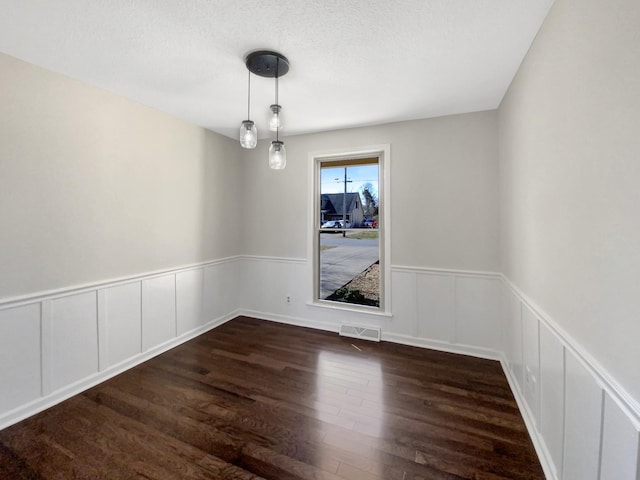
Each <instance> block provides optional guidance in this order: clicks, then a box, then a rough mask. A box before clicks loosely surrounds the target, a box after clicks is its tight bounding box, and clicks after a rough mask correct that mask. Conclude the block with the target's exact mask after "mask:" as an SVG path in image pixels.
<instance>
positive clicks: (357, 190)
mask: <svg viewBox="0 0 640 480" xmlns="http://www.w3.org/2000/svg"><path fill="white" fill-rule="evenodd" d="M385 153H387V155H386V156H385ZM312 158H313V161H314V167H315V169H314V171H315V175H314V184H315V188H314V189H313V195H314V198H313V205H314V211H313V222H314V225H313V233H312V235H313V260H314V269H313V272H314V273H313V274H314V282H313V285H314V296H313V299H314V302H316V303H320V304H324V305H331V306H337V307H340V306H341V307H349V308H357V309H365V310H369V311H386V310H387V309H388V303H389V301H388V300H389V295H388V290H389V289H388V285H386V284H385V280H386V279H387V278H388V275H387V264H386V261H385V260H387V259H388V254H386V255H385V251H387V250H388V242H387V241H385V238H384V235H385V231H386V230H385V229H384V225H385V221H386V212H387V211H388V208H387V207H388V206H387V205H386V198H387V197H386V192H385V190H386V188H385V185H386V183H385V181H384V179H385V176H384V166H385V160H387V161H388V147H386V148H383V149H382V150H374V151H366V150H364V151H361V152H357V153H352V154H346V153H345V154H339V155H312Z"/></svg>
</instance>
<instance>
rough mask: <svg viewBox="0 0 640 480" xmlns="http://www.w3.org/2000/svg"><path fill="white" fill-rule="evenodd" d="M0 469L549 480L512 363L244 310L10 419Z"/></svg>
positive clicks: (8, 475)
mask: <svg viewBox="0 0 640 480" xmlns="http://www.w3.org/2000/svg"><path fill="white" fill-rule="evenodd" d="M0 478H1V479H12V480H17V479H65V480H67V479H76V478H77V479H157V480H164V479H224V480H232V479H237V480H249V479H255V480H257V479H274V480H276V479H277V480H303V479H304V480H307V479H317V480H356V479H357V480H380V479H384V480H409V479H438V480H440V479H442V480H445V479H446V480H453V479H476V480H479V479H483V480H507V479H508V480H520V479H527V480H533V479H544V475H543V473H542V470H541V468H540V464H539V462H538V460H537V457H536V454H535V451H534V449H533V446H532V444H531V441H530V439H529V436H528V434H527V431H526V429H525V426H524V423H523V421H522V418H521V416H520V413H519V411H518V409H517V407H516V403H515V401H514V399H513V396H512V394H511V392H510V390H509V387H508V385H507V381H506V379H505V377H504V374H503V372H502V369H501V367H500V364H499V363H498V362H494V361H488V360H480V359H476V358H471V357H466V356H462V355H453V354H447V353H442V352H436V351H432V350H424V349H418V348H412V347H405V346H400V345H394V344H390V343H384V342H383V343H380V344H377V343H370V342H364V341H355V340H353V339H347V338H342V337H339V336H338V335H336V334H332V333H327V332H321V331H315V330H310V329H304V328H298V327H292V326H286V325H281V324H277V323H271V322H266V321H261V320H257V319H253V318H247V317H238V318H236V319H234V320H232V321H231V322H228V323H226V324H225V325H223V326H221V327H219V328H217V329H215V330H213V331H211V332H209V333H206V334H204V335H202V336H200V337H198V338H196V339H194V340H191V341H190V342H188V343H186V344H183V345H181V346H179V347H177V348H174V349H173V350H171V351H169V352H167V353H165V354H163V355H161V356H159V357H156V358H154V359H153V360H150V361H148V362H146V363H144V364H142V365H140V366H138V367H136V368H134V369H132V370H129V371H127V372H125V373H123V374H122V375H119V376H117V377H115V378H113V379H111V380H109V381H107V382H105V383H102V384H100V385H98V386H97V387H94V388H92V389H90V390H88V391H86V392H84V393H83V394H80V395H77V396H75V397H73V398H71V399H69V400H67V401H65V402H63V403H61V404H59V405H56V406H55V407H53V408H50V409H49V410H46V411H45V412H42V413H41V414H38V415H36V416H34V417H31V418H29V419H27V420H25V421H23V422H21V423H18V424H16V425H13V426H11V427H9V428H6V429H4V430H2V431H0Z"/></svg>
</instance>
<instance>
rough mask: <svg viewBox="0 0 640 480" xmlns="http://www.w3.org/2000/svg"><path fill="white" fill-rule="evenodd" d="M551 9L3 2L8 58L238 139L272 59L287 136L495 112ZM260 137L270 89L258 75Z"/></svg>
mask: <svg viewBox="0 0 640 480" xmlns="http://www.w3.org/2000/svg"><path fill="white" fill-rule="evenodd" d="M552 3H553V0H475V1H472V0H340V1H339V0H291V1H283V0H279V1H275V0H269V1H258V0H233V1H230V0H56V1H52V0H21V1H14V0H0V9H1V11H2V15H0V51H1V52H4V53H6V54H9V55H11V56H14V57H17V58H20V59H23V60H25V61H27V62H31V63H34V64H36V65H39V66H42V67H45V68H47V69H50V70H53V71H56V72H60V73H63V74H66V75H68V76H70V77H74V78H77V79H80V80H83V81H85V82H87V83H90V84H93V85H97V86H99V87H102V88H105V89H107V90H110V91H113V92H116V93H118V94H120V95H123V96H125V97H128V98H130V99H133V100H136V101H138V102H140V103H143V104H145V105H148V106H151V107H154V108H157V109H158V110H162V111H164V112H168V113H170V114H172V115H174V116H176V117H178V118H182V119H184V120H187V121H189V122H192V123H195V124H197V125H200V126H203V127H205V128H209V129H211V130H214V131H216V132H219V133H222V134H224V135H227V136H230V137H234V138H235V137H236V135H237V130H238V127H239V125H240V122H241V121H242V120H243V119H245V118H246V115H247V111H246V109H247V75H248V74H247V70H246V68H245V66H244V63H243V57H244V55H245V54H246V53H247V52H249V51H252V50H256V49H262V48H266V49H273V50H277V51H280V52H281V53H283V54H284V55H285V56H287V57H288V59H289V61H290V66H291V69H290V71H289V73H288V74H287V75H286V76H284V77H282V78H281V79H280V103H281V104H282V106H283V108H284V113H285V117H284V121H285V127H284V132H283V134H284V135H285V136H286V135H292V134H298V133H306V132H314V131H321V130H332V129H340V128H348V127H355V126H363V125H375V124H381V123H388V122H394V121H399V120H409V119H418V118H428V117H435V116H441V115H448V114H454V113H462V112H472V111H479V110H487V109H493V108H496V107H497V106H498V105H499V103H500V101H501V99H502V97H503V96H504V93H505V91H506V89H507V88H508V86H509V84H510V82H511V80H512V78H513V76H514V74H515V72H516V70H517V69H518V66H519V65H520V62H521V61H522V59H523V57H524V55H525V54H526V52H527V50H528V48H529V46H530V45H531V42H532V41H533V38H534V37H535V35H536V33H537V31H538V29H539V28H540V25H541V23H542V21H543V20H544V17H545V16H546V14H547V12H548V10H549V8H550V7H551V4H552ZM251 97H252V107H251V117H252V119H253V120H254V121H256V124H257V125H258V130H259V131H260V134H261V135H260V137H261V138H265V137H266V136H268V132H267V130H266V119H267V111H268V106H269V104H271V103H273V98H274V82H273V79H264V78H261V77H256V76H253V77H252V95H251Z"/></svg>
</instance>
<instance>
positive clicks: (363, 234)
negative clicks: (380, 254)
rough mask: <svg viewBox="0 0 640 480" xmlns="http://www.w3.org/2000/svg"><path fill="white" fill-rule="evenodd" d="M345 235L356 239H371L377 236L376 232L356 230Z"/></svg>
mask: <svg viewBox="0 0 640 480" xmlns="http://www.w3.org/2000/svg"><path fill="white" fill-rule="evenodd" d="M347 236H348V237H349V238H355V239H356V240H360V239H365V238H366V239H373V238H378V232H377V231H375V232H358V233H354V234H347Z"/></svg>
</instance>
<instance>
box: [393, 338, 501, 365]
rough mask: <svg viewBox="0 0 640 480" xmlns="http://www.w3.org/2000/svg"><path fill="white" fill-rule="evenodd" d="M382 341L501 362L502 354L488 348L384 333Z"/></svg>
mask: <svg viewBox="0 0 640 480" xmlns="http://www.w3.org/2000/svg"><path fill="white" fill-rule="evenodd" d="M382 340H383V341H385V342H392V343H398V344H401V345H409V346H411V347H420V348H428V349H430V350H438V351H440V352H447V353H456V354H459V355H469V356H471V357H476V358H484V359H486V360H500V358H501V355H500V352H496V351H495V350H490V349H488V348H482V347H474V346H472V345H463V344H454V343H447V342H441V341H439V340H431V339H429V338H420V337H412V336H410V335H401V334H398V333H385V332H384V331H383V332H382Z"/></svg>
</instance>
